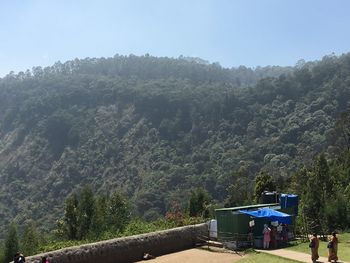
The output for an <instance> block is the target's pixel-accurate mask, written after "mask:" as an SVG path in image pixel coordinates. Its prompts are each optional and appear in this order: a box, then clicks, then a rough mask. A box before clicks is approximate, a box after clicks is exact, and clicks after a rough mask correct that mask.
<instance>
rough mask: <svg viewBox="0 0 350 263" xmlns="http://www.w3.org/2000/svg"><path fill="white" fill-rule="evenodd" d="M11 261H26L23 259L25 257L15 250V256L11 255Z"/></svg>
mask: <svg viewBox="0 0 350 263" xmlns="http://www.w3.org/2000/svg"><path fill="white" fill-rule="evenodd" d="M13 262H14V263H24V262H26V259H25V257H24V256H23V254H21V253H19V252H17V253H16V254H15V256H14V257H13Z"/></svg>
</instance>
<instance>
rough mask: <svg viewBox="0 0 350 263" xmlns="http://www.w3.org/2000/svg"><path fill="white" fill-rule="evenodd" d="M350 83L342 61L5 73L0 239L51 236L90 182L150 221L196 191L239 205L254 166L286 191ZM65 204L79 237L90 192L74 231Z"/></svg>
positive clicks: (88, 62)
mask: <svg viewBox="0 0 350 263" xmlns="http://www.w3.org/2000/svg"><path fill="white" fill-rule="evenodd" d="M349 85H350V55H343V56H341V57H334V56H327V57H325V58H323V59H322V60H321V61H319V62H309V63H298V65H297V66H296V67H294V68H281V67H266V68H257V69H255V70H252V69H248V68H245V67H239V68H237V69H224V68H222V67H220V66H219V65H217V64H206V63H204V62H203V61H199V62H198V61H197V60H194V59H188V58H179V59H169V58H155V57H151V56H148V55H146V56H143V57H136V56H128V57H124V56H115V57H114V58H101V59H83V60H78V59H77V60H74V61H69V62H66V63H64V64H61V63H56V64H55V65H54V66H52V67H47V68H40V67H37V68H34V69H33V70H32V71H27V72H24V73H23V72H21V73H19V74H12V73H11V74H9V75H7V76H6V77H4V78H3V79H1V80H0V228H1V234H0V237H4V228H5V226H7V225H8V224H9V222H10V221H11V220H12V219H14V220H15V221H16V222H17V223H18V224H19V225H20V226H23V225H24V222H25V221H26V220H28V219H33V220H35V222H37V226H38V227H40V229H42V230H43V231H49V230H52V229H53V228H54V226H55V220H56V219H57V218H59V217H60V216H61V215H62V213H63V210H64V201H65V199H66V197H67V196H69V195H70V194H71V193H72V192H74V190H76V189H78V188H80V187H82V186H83V185H87V184H89V185H91V187H92V191H93V192H94V193H98V194H101V193H114V192H118V193H121V194H122V195H123V196H126V197H127V198H128V200H130V204H131V207H130V209H131V211H132V214H133V216H141V217H143V218H145V219H147V220H154V219H157V218H159V217H161V216H163V215H165V214H166V212H167V211H169V210H170V208H171V207H172V204H174V203H178V204H179V206H180V207H181V209H183V210H184V209H185V208H186V207H187V206H188V200H189V198H190V196H191V193H192V192H193V191H194V189H197V188H203V189H205V191H207V192H208V193H209V194H210V196H211V197H212V198H213V200H214V201H215V202H217V203H221V204H224V203H227V204H237V205H239V204H243V203H244V202H247V200H252V197H251V196H245V195H236V194H235V189H237V191H238V192H240V191H241V192H245V193H247V192H248V193H253V191H254V180H255V176H256V175H257V174H258V173H259V172H260V171H261V170H263V171H265V172H267V173H268V174H270V175H271V176H272V177H273V178H274V179H275V181H276V184H277V186H278V187H279V186H284V184H285V179H286V178H288V177H289V176H290V175H291V174H293V173H294V172H295V171H297V170H298V168H299V167H300V166H301V165H303V164H307V165H310V164H311V162H312V160H313V158H314V156H316V155H317V154H318V153H319V152H320V151H322V150H327V148H328V146H332V147H333V145H335V142H334V143H333V141H329V140H328V137H330V135H331V134H332V132H333V127H334V124H335V120H336V118H337V117H338V116H339V114H340V113H341V112H343V111H345V110H346V109H347V107H348V101H349V99H350V88H349ZM332 149H333V148H332ZM332 149H331V148H329V149H328V150H330V151H331V150H332ZM241 175H244V176H243V177H242V176H241ZM242 189H245V190H247V191H242ZM70 202H71V204H70V205H71V208H72V209H73V210H70V211H68V212H67V211H66V212H67V213H68V214H69V213H71V214H72V215H73V217H72V218H70V220H71V228H70V230H69V233H70V235H71V237H75V236H77V237H78V238H84V237H85V236H86V232H85V230H86V229H87V226H88V225H90V224H92V222H99V221H100V220H102V217H99V216H95V217H94V216H92V217H91V213H90V212H91V211H89V209H93V207H94V206H92V207H89V206H88V204H90V202H91V198H90V199H89V197H88V195H87V196H86V200H85V201H84V202H81V203H80V204H79V205H78V207H79V206H80V208H79V209H83V207H85V208H84V209H85V210H84V215H86V217H84V220H85V221H84V225H79V223H78V222H79V220H82V215H81V214H74V213H75V212H74V207H75V201H74V200H71V201H70ZM100 202H101V203H100V205H98V207H99V206H103V202H104V201H103V200H100ZM96 209H97V208H96ZM79 218H80V219H79ZM81 222H82V221H81ZM75 224H77V225H75ZM78 225H79V227H78ZM95 225H98V223H95ZM101 231H102V230H101Z"/></svg>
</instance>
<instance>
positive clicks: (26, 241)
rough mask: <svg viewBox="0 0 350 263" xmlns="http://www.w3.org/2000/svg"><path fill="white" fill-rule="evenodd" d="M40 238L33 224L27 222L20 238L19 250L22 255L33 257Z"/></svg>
mask: <svg viewBox="0 0 350 263" xmlns="http://www.w3.org/2000/svg"><path fill="white" fill-rule="evenodd" d="M39 241H40V236H39V234H38V231H37V229H36V226H35V223H34V222H32V221H31V222H29V223H28V224H27V225H26V226H25V228H24V232H23V236H22V238H21V248H22V252H23V253H24V255H27V256H29V255H34V254H35V253H36V252H37V250H38V247H39Z"/></svg>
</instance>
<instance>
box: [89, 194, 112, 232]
mask: <svg viewBox="0 0 350 263" xmlns="http://www.w3.org/2000/svg"><path fill="white" fill-rule="evenodd" d="M107 210H108V198H107V196H105V195H102V196H98V197H97V198H96V199H95V203H94V215H93V217H92V221H91V229H90V231H91V234H92V235H93V236H94V237H95V238H98V237H99V236H101V234H102V233H103V232H104V231H106V230H107V228H108V226H107Z"/></svg>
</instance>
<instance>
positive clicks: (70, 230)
mask: <svg viewBox="0 0 350 263" xmlns="http://www.w3.org/2000/svg"><path fill="white" fill-rule="evenodd" d="M129 221H130V211H129V206H128V204H127V202H126V200H125V198H123V197H122V196H121V195H120V194H118V193H114V194H112V195H111V196H105V195H102V196H95V194H94V193H93V192H92V189H91V187H90V186H85V187H83V189H82V190H81V193H80V194H79V196H78V195H77V193H75V192H73V193H72V194H71V195H70V196H68V198H67V199H66V202H65V208H64V217H63V219H62V220H59V221H58V229H57V230H56V233H57V234H58V235H59V236H60V237H63V238H64V239H68V240H83V239H87V238H90V239H95V240H96V239H97V240H98V239H100V238H101V237H103V235H105V234H106V233H107V232H108V233H122V232H123V231H124V229H125V227H126V226H127V224H128V223H129Z"/></svg>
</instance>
